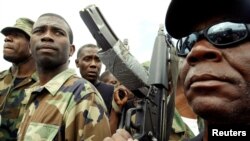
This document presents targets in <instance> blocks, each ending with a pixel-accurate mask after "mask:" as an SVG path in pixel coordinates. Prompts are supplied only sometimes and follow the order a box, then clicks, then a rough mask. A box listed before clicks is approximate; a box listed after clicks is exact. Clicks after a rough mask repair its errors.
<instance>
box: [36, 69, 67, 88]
mask: <svg viewBox="0 0 250 141" xmlns="http://www.w3.org/2000/svg"><path fill="white" fill-rule="evenodd" d="M67 68H68V64H63V65H61V66H59V67H56V68H54V69H46V68H39V66H37V72H38V76H39V80H40V85H44V84H46V83H47V82H48V81H50V80H51V79H52V78H53V77H55V76H56V75H57V74H59V73H61V72H63V71H64V70H66V69H67Z"/></svg>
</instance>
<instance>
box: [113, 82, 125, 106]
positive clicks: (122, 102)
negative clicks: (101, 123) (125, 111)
mask: <svg viewBox="0 0 250 141" xmlns="http://www.w3.org/2000/svg"><path fill="white" fill-rule="evenodd" d="M120 94H122V97H121V96H120ZM114 100H115V102H116V104H117V105H118V106H119V107H120V108H122V107H123V105H125V104H126V103H127V101H128V90H127V88H126V87H124V86H123V85H119V86H118V87H117V88H116V89H115V92H114Z"/></svg>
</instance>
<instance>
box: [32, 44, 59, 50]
mask: <svg viewBox="0 0 250 141" xmlns="http://www.w3.org/2000/svg"><path fill="white" fill-rule="evenodd" d="M36 49H37V50H40V49H52V50H58V49H57V48H56V47H55V46H54V45H52V44H40V45H38V46H37V48H36Z"/></svg>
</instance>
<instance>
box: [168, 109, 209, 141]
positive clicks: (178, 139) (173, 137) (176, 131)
mask: <svg viewBox="0 0 250 141" xmlns="http://www.w3.org/2000/svg"><path fill="white" fill-rule="evenodd" d="M197 123H198V127H199V130H200V131H202V130H203V129H204V122H203V120H202V119H201V118H199V117H198V121H197ZM193 137H195V135H194V134H193V132H192V130H191V129H190V128H189V127H188V126H187V125H186V124H185V122H184V121H183V120H182V118H181V115H180V114H179V113H178V111H177V109H175V111H174V118H173V124H172V131H171V134H170V137H169V141H183V140H187V139H190V138H193Z"/></svg>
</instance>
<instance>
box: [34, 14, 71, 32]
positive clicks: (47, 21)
mask: <svg viewBox="0 0 250 141" xmlns="http://www.w3.org/2000/svg"><path fill="white" fill-rule="evenodd" d="M43 26H51V27H57V28H61V29H64V30H66V31H68V29H69V27H68V25H67V23H66V22H65V21H64V20H63V19H61V18H59V17H56V16H42V17H39V18H38V19H37V21H36V22H35V24H34V26H33V28H36V27H43Z"/></svg>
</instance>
